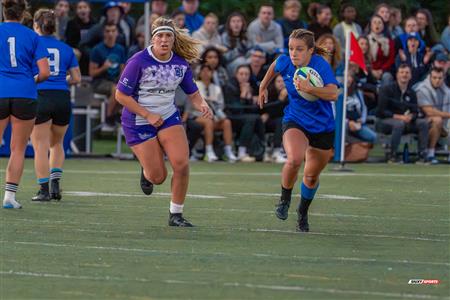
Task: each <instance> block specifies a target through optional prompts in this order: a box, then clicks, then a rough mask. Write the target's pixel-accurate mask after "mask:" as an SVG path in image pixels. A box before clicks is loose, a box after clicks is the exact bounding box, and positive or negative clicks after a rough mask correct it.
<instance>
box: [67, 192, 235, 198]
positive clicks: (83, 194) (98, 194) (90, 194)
mask: <svg viewBox="0 0 450 300" xmlns="http://www.w3.org/2000/svg"><path fill="white" fill-rule="evenodd" d="M63 194H65V195H68V196H77V197H122V198H146V197H148V196H146V195H137V194H131V193H129V194H121V193H102V192H85V191H67V192H64V193H63ZM153 195H156V196H161V197H166V196H171V195H172V194H171V193H153V194H152V196H153ZM186 196H187V197H189V198H200V199H225V198H226V197H225V196H217V195H193V194H187V195H186Z"/></svg>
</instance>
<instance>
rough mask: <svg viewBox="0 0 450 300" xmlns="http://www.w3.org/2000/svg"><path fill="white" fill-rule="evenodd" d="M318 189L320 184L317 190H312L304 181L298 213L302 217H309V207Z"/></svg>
mask: <svg viewBox="0 0 450 300" xmlns="http://www.w3.org/2000/svg"><path fill="white" fill-rule="evenodd" d="M318 188H319V184H317V185H316V187H315V188H312V189H311V188H309V187H307V186H306V185H305V184H304V183H303V181H302V184H301V185H300V191H301V200H300V204H299V206H298V212H299V214H300V215H301V216H302V217H305V216H307V215H308V209H309V206H310V205H311V202H312V200H313V199H314V196H315V195H316V192H317V189H318Z"/></svg>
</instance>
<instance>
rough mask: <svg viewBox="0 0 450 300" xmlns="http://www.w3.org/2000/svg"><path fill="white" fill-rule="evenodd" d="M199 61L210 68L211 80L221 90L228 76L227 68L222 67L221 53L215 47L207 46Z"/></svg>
mask: <svg viewBox="0 0 450 300" xmlns="http://www.w3.org/2000/svg"><path fill="white" fill-rule="evenodd" d="M200 61H201V62H202V64H205V65H208V66H209V67H210V68H211V69H212V71H213V75H212V81H213V82H214V83H215V84H217V85H218V86H220V87H221V89H222V91H223V89H224V88H225V85H226V84H227V83H228V80H229V76H228V72H227V70H226V69H225V68H224V67H223V57H222V53H221V52H220V51H219V50H218V49H217V48H214V47H208V48H206V49H205V51H204V52H203V54H202V57H201V59H200ZM196 73H197V74H198V71H197V72H196Z"/></svg>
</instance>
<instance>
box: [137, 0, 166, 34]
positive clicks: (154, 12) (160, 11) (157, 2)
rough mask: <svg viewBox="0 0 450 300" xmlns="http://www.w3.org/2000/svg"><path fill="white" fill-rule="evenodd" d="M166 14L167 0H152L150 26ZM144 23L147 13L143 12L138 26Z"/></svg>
mask: <svg viewBox="0 0 450 300" xmlns="http://www.w3.org/2000/svg"><path fill="white" fill-rule="evenodd" d="M165 15H167V0H152V1H151V2H150V12H149V26H150V27H151V25H152V24H153V21H155V20H156V19H158V18H159V17H162V16H165ZM144 25H145V14H143V15H142V16H141V17H140V18H139V20H138V22H137V25H136V26H137V27H140V26H144ZM150 31H151V30H150Z"/></svg>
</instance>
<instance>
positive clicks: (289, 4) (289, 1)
mask: <svg viewBox="0 0 450 300" xmlns="http://www.w3.org/2000/svg"><path fill="white" fill-rule="evenodd" d="M291 8H297V9H302V4H301V3H300V1H298V0H286V1H284V4H283V9H291Z"/></svg>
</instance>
